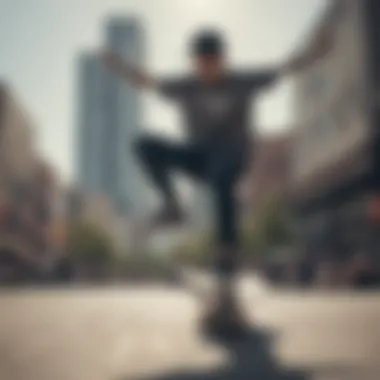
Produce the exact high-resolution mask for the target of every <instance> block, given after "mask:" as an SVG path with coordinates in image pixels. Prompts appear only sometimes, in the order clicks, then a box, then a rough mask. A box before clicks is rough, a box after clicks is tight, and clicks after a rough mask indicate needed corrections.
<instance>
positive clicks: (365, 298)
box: [0, 283, 380, 380]
mask: <svg viewBox="0 0 380 380" xmlns="http://www.w3.org/2000/svg"><path fill="white" fill-rule="evenodd" d="M241 294H242V302H243V303H244V305H245V307H246V309H247V314H248V315H249V317H250V319H251V322H252V327H253V329H252V335H251V337H250V338H249V339H247V340H246V341H245V342H237V343H236V342H235V343H231V342H230V343H225V342H222V343H217V342H212V341H209V340H206V339H205V338H204V337H202V335H201V334H200V332H199V329H198V326H197V317H198V315H199V313H200V311H201V309H200V307H199V306H200V305H199V302H198V300H197V299H196V298H195V297H194V295H193V294H192V293H189V292H186V291H185V290H179V289H177V290H176V289H166V288H163V287H161V288H160V287H154V286H146V287H126V288H123V287H118V288H116V287H114V288H111V287H105V288H97V289H95V288H94V289H83V288H82V289H61V290H59V289H55V290H54V289H50V290H18V291H16V290H14V291H5V290H4V291H3V292H1V293H0V310H1V313H0V379H1V380H127V379H149V380H159V379H165V380H175V379H179V380H182V379H186V380H201V379H260V380H261V379H263V380H267V379H268V380H285V379H287V380H375V379H380V365H379V364H378V363H379V358H380V297H379V295H378V294H376V293H372V294H369V293H367V294H366V293H361V294H353V293H344V292H340V293H334V294H332V293H328V292H326V293H321V292H304V293H300V292H299V293H296V292H278V291H271V290H270V289H269V288H265V287H264V286H258V285H257V283H256V284H250V285H247V286H246V287H245V288H244V291H243V292H242V293H241Z"/></svg>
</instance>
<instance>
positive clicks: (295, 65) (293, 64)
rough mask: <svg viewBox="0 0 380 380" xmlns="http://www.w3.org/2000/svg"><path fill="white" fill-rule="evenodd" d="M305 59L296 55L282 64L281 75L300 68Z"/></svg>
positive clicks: (303, 65) (303, 64) (302, 66)
mask: <svg viewBox="0 0 380 380" xmlns="http://www.w3.org/2000/svg"><path fill="white" fill-rule="evenodd" d="M305 64H306V61H305V58H304V57H302V56H296V57H295V58H293V59H291V60H290V61H289V62H287V63H286V64H285V65H284V66H282V68H281V70H280V72H281V74H282V75H290V74H294V73H295V72H296V71H297V70H302V69H303V68H304V67H305Z"/></svg>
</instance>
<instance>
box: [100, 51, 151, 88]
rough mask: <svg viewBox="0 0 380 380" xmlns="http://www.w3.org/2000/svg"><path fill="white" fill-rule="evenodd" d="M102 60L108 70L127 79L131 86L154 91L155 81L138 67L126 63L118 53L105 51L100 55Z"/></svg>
mask: <svg viewBox="0 0 380 380" xmlns="http://www.w3.org/2000/svg"><path fill="white" fill-rule="evenodd" d="M101 57H102V60H103V61H104V62H105V64H106V65H107V67H108V68H110V69H111V70H112V71H113V72H115V73H116V74H118V75H120V76H122V77H123V78H125V79H127V80H128V81H129V82H130V83H131V84H132V85H134V86H136V87H139V88H143V89H154V88H155V87H156V81H155V79H154V78H153V77H151V76H150V75H149V74H147V73H146V72H144V71H143V70H142V69H140V68H139V67H134V66H133V65H130V64H129V63H128V62H126V61H125V60H124V59H123V58H122V57H121V56H120V55H119V54H118V53H116V52H114V51H112V50H106V51H104V52H102V53H101Z"/></svg>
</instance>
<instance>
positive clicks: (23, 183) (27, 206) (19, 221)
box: [0, 84, 62, 280]
mask: <svg viewBox="0 0 380 380" xmlns="http://www.w3.org/2000/svg"><path fill="white" fill-rule="evenodd" d="M34 137H35V130H34V126H33V123H32V121H31V118H30V116H29V115H28V113H27V112H26V110H25V109H24V107H23V105H22V104H21V102H20V100H19V99H18V97H17V95H16V94H15V93H14V91H13V90H12V89H11V88H10V87H9V86H7V85H6V84H1V85H0V155H1V159H0V193H1V202H0V209H1V213H0V214H1V215H0V267H1V268H0V278H1V280H2V279H3V278H4V277H6V276H7V274H9V275H10V276H13V277H15V276H16V277H17V276H19V277H20V279H21V278H23V277H26V276H28V275H30V274H31V273H32V272H34V271H38V270H40V269H43V268H44V266H45V265H46V264H47V263H52V262H54V261H55V259H57V258H58V255H59V248H60V244H61V243H62V241H59V240H58V236H57V235H56V234H55V233H54V231H55V230H56V223H57V221H58V210H59V182H58V180H57V176H56V173H54V171H53V169H52V168H51V167H50V166H49V165H48V164H47V163H46V162H45V161H44V160H41V159H40V158H39V157H38V154H37V152H36V149H35V142H34Z"/></svg>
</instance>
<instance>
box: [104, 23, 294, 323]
mask: <svg viewBox="0 0 380 380" xmlns="http://www.w3.org/2000/svg"><path fill="white" fill-rule="evenodd" d="M190 46H191V52H190V53H191V56H192V59H193V64H194V67H193V69H194V72H193V73H192V74H190V75H188V76H186V77H182V78H173V79H156V78H153V77H151V76H150V75H148V74H146V73H145V72H143V70H141V69H139V68H135V67H132V66H131V65H129V64H128V63H126V62H125V61H123V59H121V57H120V56H118V55H117V54H116V53H114V52H110V51H107V52H105V53H104V54H103V58H104V60H105V62H106V64H107V66H108V67H109V68H111V69H112V70H113V71H115V72H117V73H119V74H120V75H122V76H124V77H126V78H127V79H128V80H130V82H131V83H132V84H134V85H136V86H138V87H140V88H144V89H150V90H155V91H157V92H158V93H159V94H161V95H163V96H165V97H167V98H168V99H170V100H172V101H174V102H176V104H177V105H178V106H179V107H180V110H181V112H182V114H183V117H184V121H185V126H186V129H187V132H188V140H187V142H186V143H174V142H171V141H168V140H165V139H163V138H156V137H148V136H145V137H141V138H140V139H139V140H138V141H137V143H136V147H135V148H136V151H137V154H138V156H139V158H140V159H141V162H142V163H143V165H144V167H145V169H146V172H147V174H148V175H149V176H150V178H151V180H152V181H153V182H154V184H155V187H156V189H157V190H158V191H159V192H160V193H161V196H162V200H163V203H162V208H161V210H159V212H158V213H157V215H155V216H154V218H153V223H154V224H155V225H156V226H162V225H168V224H178V223H180V222H182V221H183V219H184V213H183V210H182V209H181V205H180V202H179V200H178V198H177V194H176V192H175V190H174V188H173V184H172V175H171V174H172V170H180V171H182V172H185V173H186V174H188V175H190V176H192V177H194V178H196V179H198V180H200V181H203V182H204V183H206V184H207V185H209V186H210V188H211V190H212V193H213V196H214V203H215V215H216V226H217V243H218V244H217V273H218V278H219V280H220V282H219V285H220V286H219V291H220V293H219V294H218V295H217V297H215V300H216V302H215V303H213V306H212V308H211V309H210V312H209V313H208V314H207V316H206V319H208V320H210V321H214V320H216V319H218V318H219V319H220V317H221V316H222V317H223V318H226V317H227V316H230V317H232V319H234V320H239V318H240V313H239V311H238V308H237V305H236V302H235V300H234V296H233V295H234V293H233V276H234V274H235V272H236V267H237V252H238V248H239V247H238V246H239V238H238V223H237V219H238V215H237V212H238V208H237V200H236V197H235V188H236V184H237V182H238V180H239V179H240V177H241V175H242V174H243V173H244V170H245V168H246V167H247V164H248V163H249V161H251V158H250V157H251V154H252V139H251V134H250V121H249V114H250V110H251V100H252V99H255V98H256V96H257V95H258V93H259V92H260V91H262V90H264V89H266V88H268V87H269V86H270V85H272V84H273V83H275V82H276V80H277V79H278V78H279V77H281V76H282V75H285V74H289V73H290V72H291V71H292V70H293V69H295V68H296V67H297V66H298V65H299V64H300V63H301V61H300V60H299V59H297V60H293V61H292V62H290V63H289V64H285V65H284V66H282V67H280V68H276V69H264V70H250V71H246V72H239V71H237V72H234V71H233V70H231V68H230V67H229V65H228V60H227V51H226V45H225V41H224V39H223V37H222V35H221V34H220V33H219V32H217V31H213V30H205V31H202V32H200V33H198V34H197V35H196V36H195V37H194V39H193V41H192V42H191V44H190ZM226 312H228V313H226Z"/></svg>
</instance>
